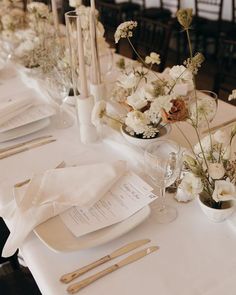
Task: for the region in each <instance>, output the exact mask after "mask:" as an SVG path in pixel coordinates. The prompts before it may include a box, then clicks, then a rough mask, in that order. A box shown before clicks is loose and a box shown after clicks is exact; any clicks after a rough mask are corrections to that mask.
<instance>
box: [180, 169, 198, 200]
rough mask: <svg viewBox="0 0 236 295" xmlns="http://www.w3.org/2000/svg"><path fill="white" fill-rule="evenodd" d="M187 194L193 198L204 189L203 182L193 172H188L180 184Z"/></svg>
mask: <svg viewBox="0 0 236 295" xmlns="http://www.w3.org/2000/svg"><path fill="white" fill-rule="evenodd" d="M179 187H180V188H181V189H182V190H183V191H184V192H185V193H186V194H187V196H188V197H189V198H190V199H192V198H194V197H196V196H198V195H199V194H200V193H201V192H202V190H203V184H202V181H201V179H200V178H199V177H196V176H195V175H193V174H192V173H186V174H185V175H184V177H183V179H182V181H181V183H180V186H179Z"/></svg>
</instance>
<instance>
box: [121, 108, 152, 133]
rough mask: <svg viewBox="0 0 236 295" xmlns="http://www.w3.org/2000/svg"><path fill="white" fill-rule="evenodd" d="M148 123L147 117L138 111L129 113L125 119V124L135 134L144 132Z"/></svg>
mask: <svg viewBox="0 0 236 295" xmlns="http://www.w3.org/2000/svg"><path fill="white" fill-rule="evenodd" d="M149 123H150V121H149V119H148V118H147V116H146V115H145V114H144V113H141V112H139V111H132V112H129V113H128V114H127V117H126V119H125V124H126V125H127V126H128V127H129V128H131V129H132V130H133V131H134V132H135V133H137V134H141V133H143V132H145V130H146V128H147V125H148V124H149Z"/></svg>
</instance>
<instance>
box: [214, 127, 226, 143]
mask: <svg viewBox="0 0 236 295" xmlns="http://www.w3.org/2000/svg"><path fill="white" fill-rule="evenodd" d="M213 137H214V139H215V141H216V142H218V143H221V144H229V141H230V137H229V136H228V134H227V133H226V132H224V131H222V130H217V131H216V132H215V133H214V135H213Z"/></svg>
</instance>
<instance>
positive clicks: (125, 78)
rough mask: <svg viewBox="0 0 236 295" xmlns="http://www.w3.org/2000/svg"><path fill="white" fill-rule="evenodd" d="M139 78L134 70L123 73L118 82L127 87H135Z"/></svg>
mask: <svg viewBox="0 0 236 295" xmlns="http://www.w3.org/2000/svg"><path fill="white" fill-rule="evenodd" d="M138 80H139V78H138V77H136V76H135V74H134V73H133V72H131V73H130V74H128V75H126V74H123V75H121V76H120V77H119V78H118V80H117V84H118V85H119V86H121V87H123V88H125V89H133V88H135V87H136V86H137V84H138Z"/></svg>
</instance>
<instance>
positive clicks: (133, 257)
mask: <svg viewBox="0 0 236 295" xmlns="http://www.w3.org/2000/svg"><path fill="white" fill-rule="evenodd" d="M158 249H159V247H158V246H153V247H149V248H146V249H144V250H141V251H139V252H136V253H134V254H132V255H130V256H128V257H126V258H125V259H123V260H121V261H120V262H118V263H116V264H113V265H112V266H110V267H108V268H106V269H104V270H102V271H100V272H98V273H96V274H94V275H92V276H90V277H88V278H86V279H84V280H82V281H80V282H78V283H75V284H73V285H70V286H69V287H68V288H67V292H68V293H70V294H75V293H77V292H78V291H80V290H81V289H83V288H84V287H86V286H88V285H89V284H91V283H93V282H94V281H96V280H98V279H100V278H102V277H104V276H105V275H107V274H109V273H111V272H113V271H115V270H117V269H119V268H121V267H123V266H125V265H127V264H129V263H132V262H134V261H136V260H139V259H141V258H143V257H145V256H146V255H148V254H151V253H152V252H154V251H157V250H158Z"/></svg>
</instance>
